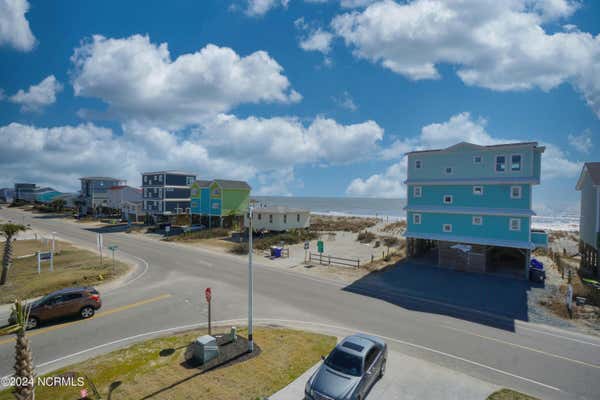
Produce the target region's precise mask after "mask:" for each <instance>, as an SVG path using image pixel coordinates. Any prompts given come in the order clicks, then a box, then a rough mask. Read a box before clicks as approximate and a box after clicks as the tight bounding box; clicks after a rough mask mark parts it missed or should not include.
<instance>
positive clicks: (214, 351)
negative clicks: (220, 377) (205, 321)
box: [191, 335, 219, 364]
mask: <svg viewBox="0 0 600 400" xmlns="http://www.w3.org/2000/svg"><path fill="white" fill-rule="evenodd" d="M218 355H219V346H217V339H215V338H214V337H212V336H210V335H204V336H200V337H198V338H197V339H196V340H194V342H193V343H192V354H191V356H192V358H193V359H194V361H197V362H199V363H201V364H204V363H206V362H207V361H210V360H212V359H213V358H215V357H217V356H218Z"/></svg>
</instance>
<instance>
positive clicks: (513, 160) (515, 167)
mask: <svg viewBox="0 0 600 400" xmlns="http://www.w3.org/2000/svg"><path fill="white" fill-rule="evenodd" d="M510 170H511V171H520V170H521V155H520V154H513V155H512V156H510Z"/></svg>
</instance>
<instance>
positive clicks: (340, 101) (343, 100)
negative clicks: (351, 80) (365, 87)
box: [333, 91, 358, 111]
mask: <svg viewBox="0 0 600 400" xmlns="http://www.w3.org/2000/svg"><path fill="white" fill-rule="evenodd" d="M333 101H334V102H335V104H337V105H338V106H340V107H342V108H345V109H347V110H350V111H356V110H358V106H357V105H356V103H355V102H354V99H353V98H352V95H351V94H350V93H348V91H345V92H344V93H342V95H341V96H340V97H334V98H333Z"/></svg>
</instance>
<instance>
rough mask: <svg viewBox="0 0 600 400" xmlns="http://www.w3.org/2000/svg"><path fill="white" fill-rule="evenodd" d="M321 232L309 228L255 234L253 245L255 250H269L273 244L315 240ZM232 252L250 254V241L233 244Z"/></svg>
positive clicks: (290, 243)
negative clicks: (260, 235) (262, 234)
mask: <svg viewBox="0 0 600 400" xmlns="http://www.w3.org/2000/svg"><path fill="white" fill-rule="evenodd" d="M318 238H319V234H318V233H316V232H313V231H310V230H308V229H293V230H291V231H289V232H284V233H274V234H268V235H265V236H263V237H262V238H261V237H259V236H253V238H252V247H253V248H254V249H255V250H267V249H270V248H271V246H279V245H280V244H281V243H282V242H283V244H286V245H288V246H289V245H292V244H298V243H302V242H304V241H306V240H315V239H318ZM230 252H232V253H234V254H248V242H244V243H237V244H236V245H235V246H232V247H231V249H230Z"/></svg>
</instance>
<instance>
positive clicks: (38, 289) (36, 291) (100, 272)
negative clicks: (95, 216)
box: [0, 240, 129, 304]
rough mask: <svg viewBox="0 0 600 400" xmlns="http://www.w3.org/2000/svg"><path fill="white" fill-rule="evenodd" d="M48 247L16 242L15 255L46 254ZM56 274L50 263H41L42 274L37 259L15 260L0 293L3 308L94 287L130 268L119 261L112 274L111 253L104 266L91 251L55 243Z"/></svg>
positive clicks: (107, 252) (64, 243) (105, 259)
mask: <svg viewBox="0 0 600 400" xmlns="http://www.w3.org/2000/svg"><path fill="white" fill-rule="evenodd" d="M47 250H48V245H44V244H43V243H42V242H41V241H39V240H17V241H16V242H15V244H14V255H15V256H21V255H26V254H32V253H35V252H37V251H47ZM56 251H57V254H56V255H55V257H54V272H50V262H49V261H46V262H42V273H41V274H38V273H37V258H36V257H28V258H23V259H15V260H14V262H13V266H12V268H11V269H10V271H9V273H8V282H7V283H6V284H5V285H4V286H3V287H2V290H0V304H4V303H10V302H12V301H13V300H14V299H15V298H20V299H28V298H32V297H37V296H42V295H45V294H48V293H50V292H53V291H55V290H58V289H63V288H65V287H70V286H88V285H89V286H92V285H97V284H99V283H102V282H104V281H106V280H109V279H113V278H115V277H117V276H120V275H122V274H124V273H125V272H126V271H127V270H128V269H129V267H128V266H127V265H126V264H124V263H122V262H119V261H117V262H116V268H115V269H114V271H113V266H112V259H111V258H110V256H109V253H110V252H109V251H108V250H107V251H105V252H104V262H103V264H102V265H101V264H100V257H99V256H98V255H97V254H95V253H92V252H91V251H87V250H83V249H79V248H77V247H74V246H72V245H71V244H69V243H67V242H61V241H57V242H56Z"/></svg>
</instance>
